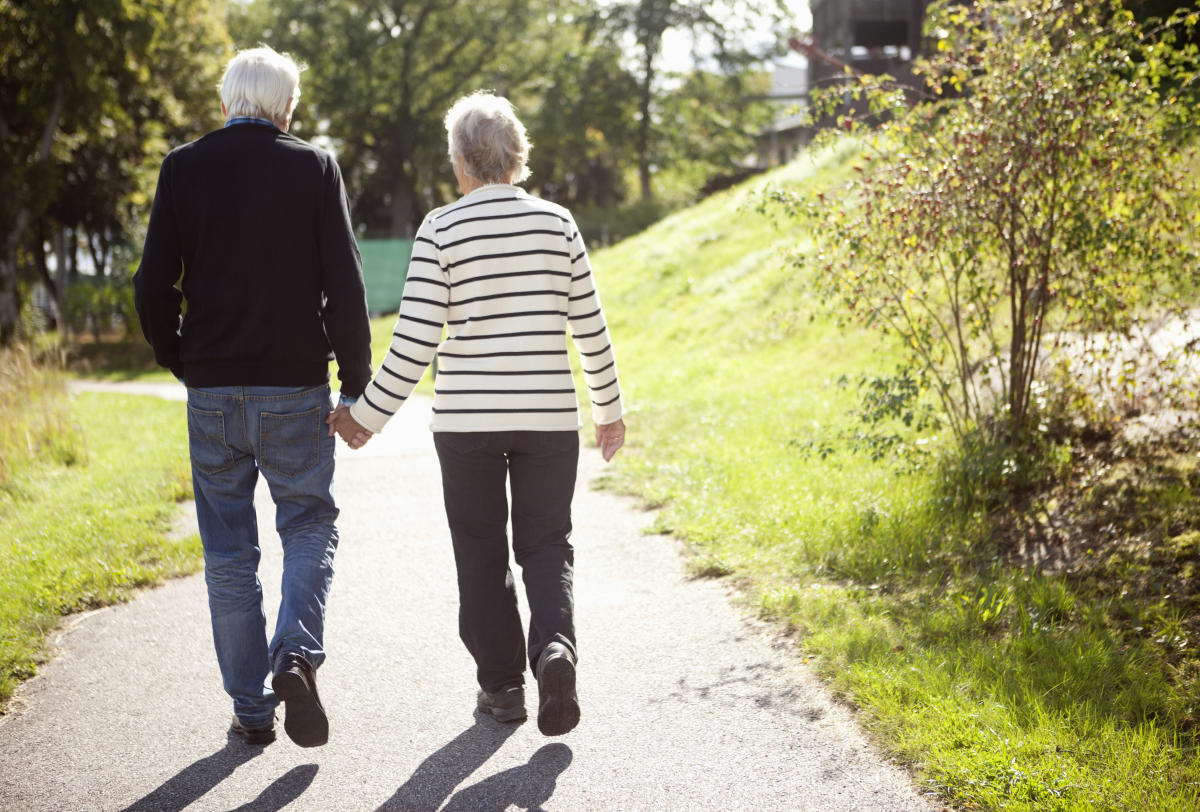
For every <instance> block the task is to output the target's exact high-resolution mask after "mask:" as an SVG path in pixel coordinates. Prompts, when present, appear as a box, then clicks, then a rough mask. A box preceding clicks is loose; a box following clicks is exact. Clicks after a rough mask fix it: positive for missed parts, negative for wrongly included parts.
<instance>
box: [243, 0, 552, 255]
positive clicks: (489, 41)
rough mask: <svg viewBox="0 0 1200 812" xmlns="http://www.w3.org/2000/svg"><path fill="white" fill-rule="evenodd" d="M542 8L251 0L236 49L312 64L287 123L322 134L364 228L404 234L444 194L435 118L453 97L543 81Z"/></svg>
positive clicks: (497, 3) (504, 1) (445, 174)
mask: <svg viewBox="0 0 1200 812" xmlns="http://www.w3.org/2000/svg"><path fill="white" fill-rule="evenodd" d="M549 7H550V4H549V3H545V2H542V0H475V2H465V0H390V2H384V0H330V1H329V2H324V3H310V2H307V0H257V2H254V3H251V4H250V5H249V6H248V7H246V8H245V9H244V10H242V11H241V12H239V13H237V14H235V15H234V17H233V19H232V21H231V25H232V28H233V31H234V36H235V39H236V41H237V42H238V44H239V45H240V46H246V45H250V44H253V43H255V42H258V41H260V40H262V41H266V42H268V43H269V44H271V45H272V46H273V47H276V48H279V49H282V50H287V51H289V52H291V53H292V54H293V55H294V56H296V57H299V58H300V59H303V60H304V61H305V62H307V63H308V65H309V68H310V70H309V71H308V72H307V73H306V74H305V75H304V76H303V78H302V79H301V88H302V99H301V107H300V109H299V110H298V112H297V117H296V120H295V122H294V125H293V126H295V127H296V130H297V133H298V134H299V135H301V136H302V137H309V138H311V137H313V136H317V135H322V134H324V133H328V136H329V137H330V138H332V139H333V140H334V141H335V143H336V145H337V147H338V152H339V161H340V162H341V164H342V166H343V169H344V171H345V172H346V174H347V177H348V179H349V184H350V187H351V192H352V194H353V195H354V196H355V215H356V217H357V218H359V219H360V220H361V221H362V222H364V223H365V224H366V226H367V227H368V229H370V230H372V231H387V232H390V233H392V234H404V233H407V232H409V231H410V230H411V228H412V227H414V226H415V225H417V224H418V223H419V222H420V220H421V218H422V217H423V216H424V214H425V211H426V210H427V209H428V208H429V207H430V205H432V202H433V201H434V199H435V198H436V197H437V195H435V188H436V187H437V186H438V185H439V184H444V185H447V186H448V185H449V183H450V177H451V176H450V174H449V167H448V164H447V161H446V157H445V147H446V144H445V133H444V131H443V129H442V117H443V116H444V115H445V111H446V109H447V108H448V107H449V106H450V104H451V103H453V101H454V100H455V99H456V98H457V97H458V96H460V95H463V94H465V93H468V92H471V91H473V90H478V89H483V88H487V89H493V90H496V91H498V92H500V93H503V94H506V95H510V96H511V95H513V94H514V92H516V91H518V90H519V89H520V88H521V87H522V86H523V85H524V84H526V83H528V82H529V81H530V80H531V79H533V78H534V77H536V76H538V75H539V74H541V73H543V72H544V70H545V67H546V62H545V56H546V54H547V53H548V47H547V44H546V43H547V40H548V36H547V35H546V32H547V28H548V26H550V25H551V23H550V21H549V20H550V18H549V10H548V9H549Z"/></svg>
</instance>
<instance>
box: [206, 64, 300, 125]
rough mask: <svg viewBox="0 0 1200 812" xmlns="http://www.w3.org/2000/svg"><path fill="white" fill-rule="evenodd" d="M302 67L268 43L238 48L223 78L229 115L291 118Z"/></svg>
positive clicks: (222, 82) (297, 96) (226, 110)
mask: <svg viewBox="0 0 1200 812" xmlns="http://www.w3.org/2000/svg"><path fill="white" fill-rule="evenodd" d="M302 70H304V68H303V67H302V66H300V65H297V64H296V61H295V60H294V59H292V58H291V57H290V56H288V55H287V54H281V53H278V52H277V51H275V50H273V49H271V48H268V47H267V46H265V45H264V46H261V47H259V48H250V49H249V50H246V51H238V54H237V56H235V57H234V58H233V59H231V60H229V65H227V66H226V68H225V75H224V76H223V77H222V78H221V103H222V104H224V105H225V115H226V116H227V117H229V118H233V117H234V116H256V117H258V118H266V119H270V120H271V121H274V122H277V123H282V122H284V121H287V120H288V119H289V118H290V117H291V115H292V110H294V109H295V107H296V102H297V101H299V99H300V71H302Z"/></svg>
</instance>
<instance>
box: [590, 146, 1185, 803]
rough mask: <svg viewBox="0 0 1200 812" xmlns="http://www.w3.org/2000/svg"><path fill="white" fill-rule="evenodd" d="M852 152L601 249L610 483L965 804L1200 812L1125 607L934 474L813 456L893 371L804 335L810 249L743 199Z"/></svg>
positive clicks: (1169, 696) (828, 169) (784, 172)
mask: <svg viewBox="0 0 1200 812" xmlns="http://www.w3.org/2000/svg"><path fill="white" fill-rule="evenodd" d="M853 154H854V151H853V148H852V146H846V147H844V148H843V149H842V150H841V151H840V152H832V153H823V154H821V155H820V156H818V157H817V158H816V159H815V160H814V159H812V158H808V157H802V158H800V159H799V160H798V161H796V162H794V163H793V164H791V165H790V166H788V167H784V168H782V169H780V170H778V171H776V172H773V173H771V174H770V175H769V176H767V177H765V178H760V179H757V180H755V181H752V182H751V183H749V184H747V185H746V186H743V187H741V188H739V189H734V190H731V191H729V192H726V193H723V194H721V195H717V196H715V197H713V198H710V199H707V200H705V201H704V202H702V203H701V204H699V205H697V206H695V207H694V208H692V209H690V210H687V211H684V212H680V213H678V214H676V215H674V216H672V217H669V218H667V219H666V220H664V221H662V222H660V223H658V224H656V225H655V226H653V227H652V228H650V229H648V230H647V231H646V232H644V233H642V234H640V235H638V236H636V237H634V238H631V239H629V240H626V241H625V242H623V243H621V244H619V245H616V246H613V247H612V248H609V249H605V250H601V251H596V252H594V254H593V256H592V263H593V266H594V268H595V269H596V276H597V280H598V284H599V286H600V292H601V296H602V298H603V301H604V305H605V311H606V314H607V316H608V319H609V323H610V325H611V327H612V331H613V336H614V341H615V344H616V351H617V358H618V366H619V369H620V373H621V380H622V386H623V389H624V393H625V398H626V403H627V406H628V407H629V409H630V414H629V415H628V418H627V423H628V426H629V447H628V449H627V451H626V452H625V453H623V454H622V456H621V457H619V460H620V462H619V464H618V466H616V468H615V469H614V470H615V473H613V474H612V476H611V481H612V483H613V484H614V485H615V486H616V487H618V488H620V489H622V490H624V491H626V492H629V493H633V494H637V495H638V496H640V497H641V499H642V500H643V501H644V502H645V503H646V504H648V505H653V506H661V507H662V508H663V510H662V511H661V513H659V515H658V518H657V521H656V528H657V529H659V530H661V531H663V532H671V533H674V534H676V535H678V536H679V537H681V538H683V539H684V540H685V541H686V542H687V543H688V545H689V547H690V549H691V552H692V553H693V555H692V558H691V568H692V571H693V572H694V573H695V574H697V575H731V576H733V577H734V578H736V579H737V580H738V583H739V584H740V585H741V587H742V589H743V591H744V594H745V595H746V596H747V599H748V600H749V601H751V602H753V603H754V604H755V605H757V606H758V607H760V608H761V610H762V612H763V613H764V614H766V615H769V616H771V617H774V618H776V619H778V620H779V621H780V622H781V623H784V624H786V625H787V626H789V627H790V628H792V629H795V630H797V631H798V632H799V633H800V635H801V639H802V642H801V647H802V649H803V650H804V651H805V653H806V656H808V657H810V658H812V660H813V662H814V664H815V665H816V666H817V667H818V668H819V669H820V670H821V672H822V673H823V674H825V675H826V676H827V677H828V678H829V679H830V680H831V682H832V683H833V685H834V687H835V689H836V690H838V691H839V692H840V693H841V694H842V695H844V696H846V697H848V698H849V699H850V700H851V701H852V702H854V703H855V704H857V705H858V706H859V707H861V708H862V710H863V714H862V716H861V718H862V720H863V722H864V724H865V725H866V726H867V727H868V728H869V729H871V730H872V731H873V732H874V733H875V735H876V736H877V737H878V739H879V740H880V742H881V743H882V744H883V746H884V747H886V748H887V749H889V750H890V751H891V752H892V753H893V754H894V755H896V756H897V757H898V758H899V759H900V760H902V761H904V762H906V763H909V764H912V765H913V766H914V767H915V768H916V770H917V772H918V774H919V776H920V780H921V781H923V782H924V783H926V784H928V785H929V786H932V787H935V788H937V789H938V790H939V791H940V792H941V793H942V794H943V795H944V796H945V797H946V798H947V799H948V800H950V801H951V802H953V803H954V804H956V805H958V806H960V807H962V808H987V809H991V808H1001V807H1003V808H1006V809H1029V810H1035V809H1036V810H1042V809H1094V808H1113V809H1125V808H1135V807H1144V808H1148V809H1191V808H1196V805H1197V804H1198V803H1200V757H1198V756H1197V751H1196V748H1195V743H1194V739H1192V738H1190V737H1189V736H1188V735H1186V734H1181V733H1180V731H1181V730H1183V729H1184V728H1186V723H1185V722H1184V721H1181V720H1186V719H1188V718H1191V715H1193V711H1192V705H1194V697H1191V698H1189V689H1188V688H1187V685H1188V683H1187V681H1182V680H1179V679H1176V678H1175V677H1174V676H1172V675H1171V674H1170V673H1169V667H1168V666H1165V665H1164V664H1163V662H1162V659H1161V658H1159V657H1155V656H1151V655H1150V653H1149V650H1148V649H1146V648H1144V647H1142V646H1140V644H1138V643H1137V642H1136V641H1131V640H1130V639H1129V638H1128V637H1124V636H1123V635H1122V634H1121V633H1119V632H1117V631H1115V630H1114V628H1113V624H1112V622H1111V620H1112V613H1113V610H1114V607H1112V606H1111V605H1109V604H1107V603H1104V602H1102V601H1096V600H1093V599H1092V597H1090V596H1089V595H1088V594H1086V593H1085V592H1083V591H1080V590H1079V589H1077V587H1076V584H1074V583H1072V582H1071V581H1069V580H1065V579H1063V578H1061V577H1058V578H1056V577H1043V576H1039V575H1036V574H1031V573H1028V572H1024V571H1021V570H1018V569H1014V568H1011V567H1008V566H1006V565H1005V564H1004V563H1003V562H1002V561H1001V560H1000V559H999V558H998V557H995V556H994V555H993V554H992V553H991V552H990V551H989V549H988V542H987V531H986V528H980V527H979V526H971V525H970V523H969V522H968V521H967V520H965V519H961V518H958V517H955V516H952V515H948V514H945V513H943V512H942V511H941V510H939V508H938V507H937V504H936V503H935V500H934V498H933V496H932V494H933V493H934V490H933V487H932V481H931V475H929V474H907V475H899V474H897V473H896V472H895V471H893V470H891V469H890V468H889V467H888V466H887V465H885V464H876V463H871V462H870V461H869V460H867V459H865V458H864V457H862V456H859V455H855V454H852V453H850V452H849V451H847V450H846V449H844V448H838V449H835V451H834V453H833V454H832V455H831V456H828V457H827V458H825V459H821V458H820V457H818V456H816V455H813V454H810V453H805V452H804V450H803V449H804V447H805V444H806V443H807V442H809V441H811V440H814V439H820V440H825V441H829V440H831V439H832V438H835V437H837V436H838V434H839V432H840V431H842V430H848V429H850V430H852V429H853V428H854V422H853V417H852V415H851V410H852V408H853V406H854V395H853V394H852V393H851V392H849V391H847V390H846V389H844V388H842V387H839V386H837V385H836V384H835V383H834V382H835V380H836V379H837V378H838V377H839V376H841V375H843V374H847V375H849V376H850V377H851V378H853V377H855V376H856V375H857V374H858V373H860V372H876V373H883V372H888V371H890V370H891V367H892V364H891V363H890V351H889V349H888V346H887V344H886V343H885V341H884V340H883V339H882V338H881V337H880V336H879V335H878V334H876V333H869V332H864V331H858V330H850V331H841V330H839V329H837V328H836V327H835V326H834V324H833V323H832V321H831V320H830V319H829V318H828V317H827V316H822V315H819V314H817V308H816V306H815V302H814V301H813V298H812V295H811V293H810V292H808V291H807V290H806V287H805V280H804V278H803V276H802V273H803V272H802V271H799V270H797V268H796V267H795V266H793V265H790V264H789V263H787V262H786V255H787V253H788V252H790V251H797V250H799V251H804V250H807V249H808V248H809V247H810V245H809V240H808V239H807V238H806V235H805V234H804V233H802V232H801V231H799V230H798V227H797V226H796V225H795V223H793V222H792V221H788V220H786V219H781V220H780V221H779V222H778V223H773V222H772V220H771V219H770V218H769V217H767V216H764V215H762V214H759V213H758V212H756V211H755V206H756V202H757V195H756V190H759V189H761V188H762V187H763V186H764V185H765V184H768V183H770V184H774V185H777V186H785V187H798V186H804V185H805V184H808V183H810V182H813V180H814V179H819V180H820V181H821V182H823V183H825V182H828V181H829V180H831V179H834V178H836V177H839V176H843V175H845V174H846V173H848V171H849V162H850V159H851V157H853ZM972 538H973V539H975V542H974V543H969V539H972Z"/></svg>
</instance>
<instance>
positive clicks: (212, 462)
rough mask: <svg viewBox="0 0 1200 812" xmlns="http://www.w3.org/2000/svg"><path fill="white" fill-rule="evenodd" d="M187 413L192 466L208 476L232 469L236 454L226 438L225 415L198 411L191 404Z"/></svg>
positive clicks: (202, 410) (203, 410)
mask: <svg viewBox="0 0 1200 812" xmlns="http://www.w3.org/2000/svg"><path fill="white" fill-rule="evenodd" d="M187 412H188V447H189V448H190V450H191V455H192V465H194V466H196V468H197V470H199V471H202V472H203V473H206V474H217V473H220V472H221V471H224V470H225V469H227V468H229V467H231V466H232V465H233V462H234V454H233V449H231V448H230V447H229V443H228V442H227V440H226V437H225V415H224V414H222V413H221V412H219V411H209V410H207V409H197V408H196V407H195V406H192V405H191V404H190V403H189V404H188V407H187Z"/></svg>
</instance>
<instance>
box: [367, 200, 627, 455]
mask: <svg viewBox="0 0 1200 812" xmlns="http://www.w3.org/2000/svg"><path fill="white" fill-rule="evenodd" d="M443 330H445V331H446V335H445V337H444V338H443V335H442V333H443ZM568 330H569V331H570V333H571V337H572V339H573V340H574V343H575V347H576V349H577V350H578V351H579V356H580V359H581V361H582V362H583V372H584V380H585V382H586V384H587V388H588V393H589V397H590V399H591V403H592V419H593V420H594V421H595V422H596V423H599V424H606V423H612V422H614V421H615V420H617V419H619V418H620V417H621V416H622V415H623V414H624V408H623V406H622V403H621V391H620V385H619V384H618V382H617V370H616V359H615V356H614V355H613V349H612V342H611V340H610V339H609V334H608V326H607V324H606V322H605V320H604V311H603V309H602V308H601V306H600V297H599V295H598V294H597V292H596V286H595V283H594V278H593V276H592V272H591V266H590V265H589V263H588V257H587V249H586V248H585V247H584V244H583V239H582V237H580V235H579V229H578V228H577V227H576V226H575V222H574V220H573V219H572V218H571V215H570V213H569V212H568V211H567V210H566V209H564V208H562V207H561V206H558V205H555V204H553V203H550V202H547V201H544V200H541V199H539V198H536V197H532V196H530V195H529V194H527V193H526V192H525V191H523V190H522V189H519V188H517V187H515V186H485V187H483V188H481V189H477V190H475V191H474V192H472V193H470V194H468V195H465V196H464V197H463V198H461V199H460V200H459V201H458V202H456V203H452V204H451V205H449V206H446V207H444V208H441V209H437V210H435V211H433V212H430V214H429V216H428V217H426V218H425V221H424V222H423V223H422V224H421V228H420V230H419V231H418V232H417V236H416V239H415V240H414V242H413V253H412V258H411V260H410V262H409V268H408V278H407V280H406V282H405V285H404V296H403V299H402V301H401V304H400V312H399V314H398V315H397V318H396V327H395V330H394V331H393V336H392V345H391V347H390V348H389V350H388V353H387V356H386V357H385V358H384V362H383V364H382V366H381V367H380V369H379V372H378V373H377V374H376V375H375V380H374V381H372V382H371V383H370V384H369V385H368V386H367V389H366V391H365V392H364V393H363V397H362V398H361V399H360V400H359V402H358V403H356V404H355V405H354V406H353V407H352V408H351V414H352V415H353V416H354V419H355V420H357V421H358V422H359V423H360V424H362V425H363V426H366V427H367V428H368V429H370V430H371V431H374V432H379V431H382V430H383V427H384V426H385V425H386V424H387V421H388V419H389V418H390V417H391V416H392V415H393V414H395V412H396V410H397V409H399V408H400V406H401V405H402V404H403V403H404V401H405V399H406V398H408V396H409V394H411V392H412V389H413V387H414V386H415V385H416V383H417V381H418V380H420V378H421V375H422V374H423V373H424V371H425V368H426V367H427V366H428V365H429V363H430V362H431V361H432V360H433V358H434V356H435V354H436V356H437V358H438V377H437V384H436V385H435V387H434V401H433V422H432V425H431V428H432V429H433V430H434V431H510V430H516V431H521V430H529V431H558V430H563V431H566V430H575V429H578V428H579V427H580V420H579V408H578V401H577V399H576V392H575V385H574V381H573V379H572V377H571V367H570V360H569V356H568V354H567V338H566V336H567V331H568Z"/></svg>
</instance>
